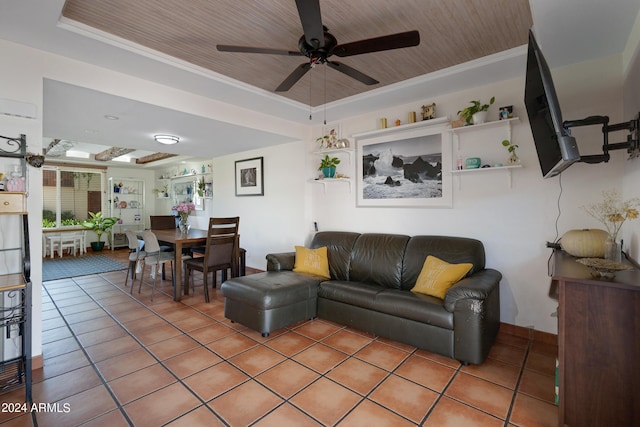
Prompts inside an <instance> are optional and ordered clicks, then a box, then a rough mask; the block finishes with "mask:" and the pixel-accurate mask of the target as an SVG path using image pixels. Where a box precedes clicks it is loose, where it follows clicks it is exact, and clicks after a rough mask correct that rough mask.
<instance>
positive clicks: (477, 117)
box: [472, 111, 489, 125]
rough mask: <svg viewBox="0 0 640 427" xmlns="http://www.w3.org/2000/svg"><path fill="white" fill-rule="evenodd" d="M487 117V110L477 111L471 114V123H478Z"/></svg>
mask: <svg viewBox="0 0 640 427" xmlns="http://www.w3.org/2000/svg"><path fill="white" fill-rule="evenodd" d="M487 117H489V112H488V111H478V112H477V113H475V114H474V115H473V116H472V119H473V124H474V125H479V124H482V123H484V122H486V121H487Z"/></svg>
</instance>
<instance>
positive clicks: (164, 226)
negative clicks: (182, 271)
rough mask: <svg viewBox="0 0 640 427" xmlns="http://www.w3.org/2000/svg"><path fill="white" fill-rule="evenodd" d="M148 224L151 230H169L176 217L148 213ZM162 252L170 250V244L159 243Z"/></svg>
mask: <svg viewBox="0 0 640 427" xmlns="http://www.w3.org/2000/svg"><path fill="white" fill-rule="evenodd" d="M149 224H151V229H152V230H171V229H174V228H176V217H175V216H173V215H149ZM160 250H161V251H162V252H171V251H172V250H173V248H172V247H171V246H166V245H161V246H160ZM162 278H163V279H164V278H165V273H164V265H163V266H162Z"/></svg>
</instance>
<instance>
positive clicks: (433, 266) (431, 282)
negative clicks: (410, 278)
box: [411, 255, 473, 299]
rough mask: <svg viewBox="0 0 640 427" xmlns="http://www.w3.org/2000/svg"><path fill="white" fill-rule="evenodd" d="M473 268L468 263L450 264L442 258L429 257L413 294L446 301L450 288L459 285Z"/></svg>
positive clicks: (412, 290) (413, 289)
mask: <svg viewBox="0 0 640 427" xmlns="http://www.w3.org/2000/svg"><path fill="white" fill-rule="evenodd" d="M472 267H473V265H472V264H471V263H468V262H465V263H462V264H449V263H448V262H446V261H443V260H441V259H440V258H437V257H434V256H432V255H428V256H427V259H426V260H425V262H424V266H423V267H422V271H421V272H420V275H419V276H418V280H416V285H415V286H414V287H413V288H412V289H411V292H417V293H421V294H426V295H431V296H433V297H437V298H440V299H444V297H445V295H446V293H447V291H448V290H449V288H450V287H452V286H453V285H455V284H456V283H458V281H460V279H462V278H463V277H464V276H465V275H466V274H467V272H468V271H469V270H471V268H472Z"/></svg>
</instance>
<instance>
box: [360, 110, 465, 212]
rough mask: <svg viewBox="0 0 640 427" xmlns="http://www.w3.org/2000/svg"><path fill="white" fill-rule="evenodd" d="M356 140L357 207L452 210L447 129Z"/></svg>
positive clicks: (414, 129)
mask: <svg viewBox="0 0 640 427" xmlns="http://www.w3.org/2000/svg"><path fill="white" fill-rule="evenodd" d="M355 137H356V148H357V150H356V152H357V154H356V158H357V162H356V163H357V172H356V173H357V179H356V183H357V206H358V207H374V206H375V207H451V201H452V196H451V192H452V189H451V173H450V171H451V148H450V143H449V141H450V139H449V137H448V135H446V134H445V124H436V125H432V124H428V125H427V124H425V122H418V123H415V124H411V125H407V127H406V128H405V129H402V128H389V129H386V130H379V131H373V132H368V133H365V134H360V135H355Z"/></svg>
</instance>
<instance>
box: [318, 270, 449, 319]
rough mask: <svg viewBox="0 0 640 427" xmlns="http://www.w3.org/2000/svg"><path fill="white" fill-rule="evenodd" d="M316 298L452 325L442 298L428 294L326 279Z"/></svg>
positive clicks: (406, 317) (321, 284) (407, 317)
mask: <svg viewBox="0 0 640 427" xmlns="http://www.w3.org/2000/svg"><path fill="white" fill-rule="evenodd" d="M318 298H324V299H328V300H332V301H337V302H341V303H344V304H348V305H353V306H356V307H361V308H365V309H368V310H372V311H375V312H380V313H385V314H389V315H392V316H398V317H402V318H405V319H411V320H415V321H417V322H422V323H427V324H430V325H435V326H439V327H442V328H447V329H453V313H451V312H449V311H447V310H445V309H444V306H443V304H442V300H440V299H438V298H434V297H430V296H428V295H421V294H414V293H412V292H407V291H403V290H400V289H389V288H385V287H382V286H378V285H370V284H367V283H362V282H347V281H340V280H329V281H326V282H322V283H320V286H319V287H318Z"/></svg>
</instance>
